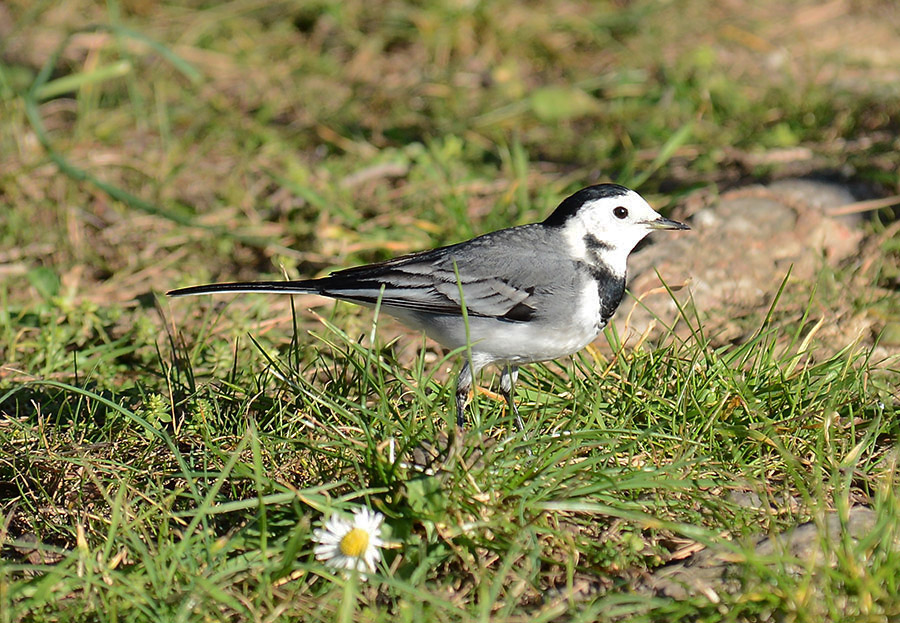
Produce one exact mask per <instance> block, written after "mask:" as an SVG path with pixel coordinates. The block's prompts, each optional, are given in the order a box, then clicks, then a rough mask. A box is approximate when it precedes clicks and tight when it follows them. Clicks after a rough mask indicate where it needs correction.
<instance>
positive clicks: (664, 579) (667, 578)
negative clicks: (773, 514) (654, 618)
mask: <svg viewBox="0 0 900 623" xmlns="http://www.w3.org/2000/svg"><path fill="white" fill-rule="evenodd" d="M876 520H877V516H876V514H875V512H874V511H873V510H871V509H869V508H865V507H862V506H856V507H853V508H851V509H850V511H849V513H848V516H847V519H846V521H841V518H840V516H839V515H838V514H837V513H835V512H830V513H828V514H826V515H825V517H824V518H823V520H822V521H821V522H820V523H815V522H807V523H805V524H802V525H800V526H797V527H796V528H794V529H792V530H788V531H787V532H784V533H782V534H779V535H776V536H773V537H765V538H763V539H760V540H759V541H758V542H757V543H756V545H755V546H754V547H753V551H751V552H747V554H743V553H741V552H740V550H734V549H726V548H724V547H723V548H717V549H704V550H702V551H700V552H698V553H696V554H694V555H693V556H691V557H690V558H688V559H687V560H684V561H681V562H678V563H675V564H670V565H666V566H664V567H661V568H659V569H657V570H656V571H655V572H654V573H653V574H651V575H650V576H649V577H646V578H644V579H643V580H641V581H640V582H639V583H638V585H637V586H636V589H637V590H639V591H641V592H648V593H652V594H654V595H657V596H660V597H669V598H671V599H686V598H688V597H691V596H696V595H702V596H705V597H706V598H707V599H709V600H710V601H712V602H713V603H718V602H719V601H721V595H722V594H723V593H737V592H738V591H741V590H744V580H745V570H746V569H748V568H753V567H747V566H746V565H745V564H744V563H745V561H747V560H750V559H753V560H756V561H757V562H758V561H761V560H764V561H765V562H766V564H768V565H770V566H772V567H773V569H775V568H777V569H781V568H785V567H786V568H787V569H788V570H789V571H790V572H791V573H795V574H798V575H799V574H804V573H808V571H809V570H810V569H814V568H822V567H823V566H825V565H830V564H833V563H834V558H835V556H834V553H835V552H834V550H839V548H840V543H841V542H842V539H843V538H844V537H845V536H846V537H849V538H850V539H852V540H853V541H857V540H859V539H861V538H863V537H865V536H867V535H869V534H870V533H871V532H872V530H873V528H874V527H875V525H876ZM823 544H829V545H828V546H824V547H823ZM830 544H833V545H834V547H833V548H832V547H831V546H830ZM895 546H896V544H895ZM792 561H793V562H792Z"/></svg>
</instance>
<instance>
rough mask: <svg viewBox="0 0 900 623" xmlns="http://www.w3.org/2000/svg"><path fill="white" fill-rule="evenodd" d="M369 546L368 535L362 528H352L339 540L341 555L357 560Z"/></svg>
mask: <svg viewBox="0 0 900 623" xmlns="http://www.w3.org/2000/svg"><path fill="white" fill-rule="evenodd" d="M368 546H369V533H368V532H366V531H365V530H363V529H362V528H353V530H351V531H350V532H348V533H347V534H345V535H344V538H343V539H341V553H342V554H343V555H344V556H351V557H353V558H359V557H360V556H362V555H363V553H364V552H365V551H366V548H367V547H368Z"/></svg>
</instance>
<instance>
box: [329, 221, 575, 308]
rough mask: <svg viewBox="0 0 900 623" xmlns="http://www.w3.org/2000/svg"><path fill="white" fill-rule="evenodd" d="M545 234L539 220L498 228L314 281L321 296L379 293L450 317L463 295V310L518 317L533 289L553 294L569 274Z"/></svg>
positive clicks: (389, 301) (532, 302)
mask: <svg viewBox="0 0 900 623" xmlns="http://www.w3.org/2000/svg"><path fill="white" fill-rule="evenodd" d="M546 237H547V233H546V232H544V231H542V230H541V228H540V226H539V225H525V226H522V227H515V228H511V229H504V230H501V231H498V232H494V233H491V234H486V235H484V236H480V237H478V238H474V239H472V240H469V241H468V242H463V243H460V244H456V245H452V246H449V247H442V248H440V249H435V250H433V251H425V252H423V253H417V254H413V255H407V256H403V257H399V258H396V259H393V260H389V261H387V262H381V263H379V264H372V265H368V266H360V267H358V268H350V269H347V270H342V271H339V272H336V273H334V274H332V275H331V276H329V277H325V278H324V279H319V280H316V282H314V283H316V284H317V285H318V286H319V287H318V288H317V290H318V291H319V292H320V293H321V294H325V295H328V296H332V297H334V298H340V299H346V300H350V301H355V302H358V303H367V304H375V303H376V302H377V301H379V299H380V301H381V304H382V305H385V306H390V307H397V308H403V309H409V310H413V311H420V312H426V313H431V314H452V315H458V314H461V313H462V302H463V301H465V306H466V312H467V313H468V314H469V315H471V316H485V317H494V318H504V319H507V320H511V321H522V322H524V321H528V320H531V319H532V318H533V317H534V316H535V315H539V314H540V311H541V310H540V309H539V306H538V304H537V300H540V298H541V297H540V295H541V294H545V295H551V294H553V293H554V291H556V290H558V289H560V288H559V286H560V285H563V283H562V282H565V281H566V279H565V277H566V276H567V275H568V276H569V280H571V278H572V277H571V275H572V273H573V271H572V267H571V261H569V262H568V264H569V266H568V269H566V266H565V262H566V261H568V260H566V259H565V258H560V257H559V253H558V250H556V251H557V253H554V252H553V251H554V249H552V248H548V245H547V239H546ZM560 278H562V279H561V280H560ZM460 289H462V296H460ZM561 289H562V290H563V291H565V288H561ZM536 295H537V296H536Z"/></svg>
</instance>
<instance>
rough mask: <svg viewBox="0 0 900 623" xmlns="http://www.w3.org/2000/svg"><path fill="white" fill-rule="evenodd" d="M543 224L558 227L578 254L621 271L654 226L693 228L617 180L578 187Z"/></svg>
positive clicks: (661, 227) (573, 250)
mask: <svg viewBox="0 0 900 623" xmlns="http://www.w3.org/2000/svg"><path fill="white" fill-rule="evenodd" d="M543 224H544V225H545V226H547V227H554V228H559V229H560V230H561V231H562V233H563V235H564V237H565V239H566V240H567V241H568V242H569V245H570V247H571V250H572V253H573V255H575V256H576V257H583V258H584V259H591V257H592V256H593V257H599V258H602V259H603V261H604V262H605V263H607V264H609V266H610V268H612V269H613V270H614V271H615V272H617V273H618V272H621V273H622V274H624V271H625V260H626V258H627V257H628V254H629V253H631V251H632V249H634V247H635V246H637V243H639V242H640V241H641V240H643V239H644V237H645V236H646V235H647V234H649V233H650V232H651V231H653V230H654V229H690V227H688V226H687V225H685V224H684V223H679V222H678V221H673V220H671V219H667V218H665V217H663V216H660V214H659V213H658V212H656V210H654V209H653V208H651V207H650V204H649V203H647V202H646V201H645V200H644V198H643V197H641V196H640V195H639V194H637V193H636V192H634V191H633V190H631V189H628V188H625V187H624V186H619V185H618V184H598V185H596V186H588V187H587V188H583V189H581V190H579V191H578V192H576V193H575V194H574V195H572V196H570V197H568V198H567V199H565V200H564V201H563V202H562V203H561V204H559V206H558V207H557V208H556V210H554V211H553V213H552V214H551V215H550V216H548V217H547V218H546V220H544V223H543Z"/></svg>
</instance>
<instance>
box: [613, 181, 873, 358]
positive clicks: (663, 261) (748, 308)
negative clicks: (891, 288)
mask: <svg viewBox="0 0 900 623" xmlns="http://www.w3.org/2000/svg"><path fill="white" fill-rule="evenodd" d="M854 201H855V198H854V196H853V194H852V193H851V192H850V191H849V189H847V188H846V187H845V186H841V185H839V184H834V183H829V182H822V181H816V180H807V179H790V180H782V181H779V182H775V183H773V184H772V185H770V186H768V187H764V186H751V187H746V188H742V189H738V190H735V191H731V192H727V193H725V194H723V195H722V196H721V197H720V198H719V199H718V201H717V202H716V203H714V204H713V205H710V206H707V207H704V208H702V209H700V210H698V211H696V212H695V213H694V214H693V215H692V216H691V218H690V219H689V222H690V223H691V226H692V228H693V231H690V232H684V233H677V234H670V235H668V236H662V235H658V236H654V237H653V243H652V244H649V245H647V246H646V247H644V248H642V249H639V250H638V251H637V252H635V253H634V254H632V257H631V259H630V260H629V278H630V280H629V284H628V288H629V291H630V292H631V293H632V294H633V296H634V298H631V299H628V298H626V300H625V301H623V304H622V307H621V308H620V312H619V314H618V315H617V317H616V319H615V322H616V327H617V330H618V331H619V333H620V335H621V336H622V337H623V339H626V340H627V339H632V340H634V339H636V338H637V337H638V336H641V335H644V334H645V333H648V334H650V335H652V334H653V333H654V331H655V332H656V333H658V332H660V331H662V330H664V326H659V325H665V326H670V327H671V326H673V325H675V324H676V321H677V320H678V307H677V306H676V303H675V301H674V300H673V299H672V297H671V296H670V295H669V294H668V292H666V290H665V288H664V287H663V283H662V282H661V281H660V276H661V277H662V280H663V281H664V282H665V283H666V284H668V286H669V287H670V288H673V289H678V292H677V293H676V298H677V300H678V301H679V303H680V304H681V305H682V306H686V305H689V304H691V303H692V304H693V306H694V307H695V308H696V310H697V311H698V314H699V319H700V321H701V322H702V325H703V329H704V332H705V334H706V335H707V336H714V341H715V342H716V343H719V344H721V343H726V342H729V341H740V340H741V339H742V338H743V337H744V336H745V333H747V331H748V327H747V326H746V323H744V324H742V323H740V322H737V321H736V320H738V319H740V318H742V317H746V316H751V315H753V314H756V315H757V316H758V315H759V312H760V311H761V310H762V311H764V310H765V309H766V308H767V307H768V306H769V305H770V304H771V302H772V300H773V298H774V296H775V295H776V293H777V292H778V289H779V287H780V285H781V283H782V281H783V280H784V279H785V276H786V275H787V274H788V272H789V271H790V275H791V277H790V281H791V283H797V282H803V281H811V280H812V279H813V278H814V277H815V276H816V274H817V272H818V271H819V269H820V268H821V267H822V265H823V263H824V262H827V263H830V264H832V265H835V264H837V263H838V262H840V261H842V260H844V259H846V258H848V257H850V256H852V255H853V254H854V253H856V252H858V250H859V247H860V243H861V241H862V237H863V233H862V231H861V230H860V229H859V228H858V227H857V225H858V223H859V221H860V218H859V217H858V216H854V217H852V218H851V217H835V218H832V217H830V216H829V215H828V214H827V211H828V210H829V209H832V208H836V207H840V206H843V205H846V204H847V203H852V202H854ZM657 272H658V273H659V275H657ZM638 301H640V303H638ZM654 318H657V319H658V321H659V324H656V325H655V326H656V327H657V328H655V329H654V323H653V320H654ZM680 324H681V329H680V330H679V333H680V334H681V335H682V336H687V335H688V334H689V330H688V329H687V327H685V326H684V323H683V322H682V323H680ZM692 324H694V325H696V324H697V321H696V319H694V320H693V321H692ZM756 326H758V325H755V326H754V327H753V328H754V329H755V328H756Z"/></svg>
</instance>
